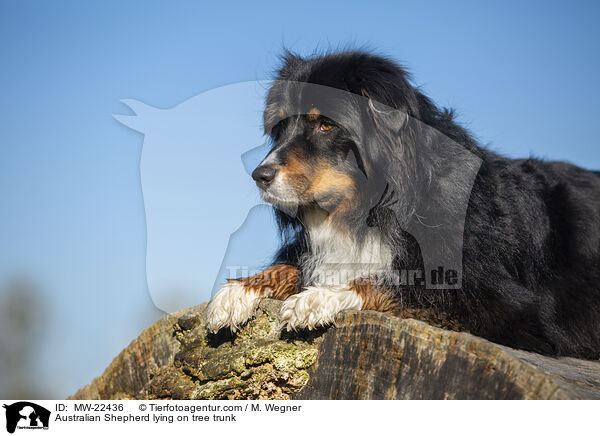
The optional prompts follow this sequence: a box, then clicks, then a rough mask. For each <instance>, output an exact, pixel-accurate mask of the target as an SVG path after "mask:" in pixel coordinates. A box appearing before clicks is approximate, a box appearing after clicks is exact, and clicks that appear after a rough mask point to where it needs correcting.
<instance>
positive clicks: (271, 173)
mask: <svg viewBox="0 0 600 436" xmlns="http://www.w3.org/2000/svg"><path fill="white" fill-rule="evenodd" d="M275 174H277V170H276V169H275V168H273V167H272V166H270V165H259V166H258V167H256V169H255V170H254V171H253V172H252V178H253V179H254V180H255V181H256V184H257V185H258V187H259V188H261V189H265V188H266V187H267V186H269V185H270V184H271V182H272V181H273V179H274V178H275Z"/></svg>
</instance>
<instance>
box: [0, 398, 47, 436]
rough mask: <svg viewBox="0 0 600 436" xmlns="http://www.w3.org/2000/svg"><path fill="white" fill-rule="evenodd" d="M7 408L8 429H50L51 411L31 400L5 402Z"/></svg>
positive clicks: (11, 431) (13, 430)
mask: <svg viewBox="0 0 600 436" xmlns="http://www.w3.org/2000/svg"><path fill="white" fill-rule="evenodd" d="M3 407H4V408H5V409H6V431H8V432H9V433H14V432H15V430H16V429H17V428H18V429H28V430H34V429H43V430H47V429H48V424H49V422H50V411H49V410H48V409H46V408H44V407H42V406H40V405H38V404H35V403H31V402H29V401H19V402H18V403H13V404H10V405H8V404H4V406H3Z"/></svg>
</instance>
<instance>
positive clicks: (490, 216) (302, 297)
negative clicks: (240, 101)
mask: <svg viewBox="0 0 600 436" xmlns="http://www.w3.org/2000/svg"><path fill="white" fill-rule="evenodd" d="M264 128H265V134H266V135H268V136H269V137H270V139H271V141H272V149H271V151H270V152H269V153H268V155H267V156H266V158H265V159H264V160H263V161H262V163H261V164H260V165H259V166H258V167H257V168H256V169H255V170H254V172H253V173H252V177H253V179H254V180H255V182H256V185H257V186H258V188H259V190H260V192H261V196H262V198H263V199H264V200H265V201H266V202H269V203H271V204H272V205H273V206H274V210H275V215H276V218H277V222H278V225H279V228H280V230H281V235H282V245H281V248H280V250H279V252H278V253H277V254H276V256H275V260H274V262H273V265H272V266H271V267H269V268H267V269H266V270H265V271H264V272H262V273H259V274H256V275H254V276H250V277H244V278H237V279H231V280H229V281H228V282H227V283H226V284H225V285H224V286H223V287H222V288H221V290H220V291H219V292H218V293H216V294H215V296H214V297H213V299H212V300H211V301H210V303H209V305H208V307H207V311H206V320H207V325H208V328H209V330H210V331H212V332H216V331H218V330H219V329H221V328H229V329H231V330H232V331H235V330H237V329H239V327H240V326H241V325H243V324H244V323H245V322H246V321H247V320H248V319H250V318H251V317H252V316H253V314H254V311H255V310H256V308H257V306H258V302H259V301H260V299H262V298H267V297H269V298H275V299H280V300H284V302H283V306H282V314H281V316H282V320H283V322H284V325H285V326H286V327H287V329H292V330H297V329H316V328H320V327H323V326H327V325H329V324H332V323H333V321H334V319H335V317H336V315H337V314H338V313H340V312H342V311H345V310H376V311H380V312H386V313H391V314H395V315H398V316H404V317H412V318H417V319H422V320H424V321H427V322H430V323H432V324H434V325H438V326H442V327H446V328H450V329H455V330H461V331H468V332H471V333H473V334H475V335H478V336H481V337H484V338H487V339H489V340H490V341H493V342H496V343H499V344H504V345H507V346H510V347H513V348H520V349H524V350H530V351H534V352H538V353H542V354H546V355H554V356H576V357H582V358H589V359H597V358H599V357H600V175H599V173H598V172H593V171H588V170H585V169H582V168H579V167H577V166H574V165H571V164H569V163H564V162H547V161H543V160H539V159H535V158H529V159H519V160H513V159H507V158H505V157H503V156H500V155H499V154H497V153H494V152H492V151H490V150H488V149H486V148H484V147H482V146H481V145H479V144H478V143H477V142H476V141H475V140H474V138H473V137H472V135H471V134H470V133H469V132H468V131H467V130H466V129H465V128H463V127H461V126H460V125H459V124H458V123H457V122H456V121H455V120H454V114H453V111H452V110H449V109H446V108H439V107H437V106H436V105H435V104H434V103H433V102H432V101H431V100H430V99H429V98H428V97H427V96H426V95H425V94H424V93H423V92H422V91H421V90H419V89H417V88H416V87H415V86H413V85H412V84H411V81H410V77H409V75H408V73H407V72H406V70H405V69H404V68H403V67H402V66H400V65H398V64H397V63H396V62H394V61H393V60H391V59H389V58H386V57H383V56H379V55H375V54H372V53H369V52H363V51H346V52H338V53H330V54H325V55H318V56H313V57H310V58H302V57H300V56H297V55H294V54H292V53H290V52H286V53H285V55H284V56H282V66H281V68H280V69H279V70H278V72H277V77H276V80H275V81H274V82H273V85H272V86H271V88H270V89H269V92H268V95H267V99H266V106H265V111H264ZM436 262H437V263H438V265H436ZM349 266H350V267H349ZM407 272H408V274H407ZM407 277H408V278H407Z"/></svg>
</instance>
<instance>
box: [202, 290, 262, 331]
mask: <svg viewBox="0 0 600 436" xmlns="http://www.w3.org/2000/svg"><path fill="white" fill-rule="evenodd" d="M260 300H261V297H260V295H258V294H257V293H256V292H254V291H250V290H248V291H246V290H245V289H244V286H243V285H242V284H241V283H240V282H236V281H231V282H228V283H226V284H224V285H223V286H222V287H221V289H220V290H219V292H217V293H216V294H215V296H214V297H213V298H212V300H210V303H208V307H207V308H206V312H205V314H204V317H205V320H206V325H207V327H208V330H209V331H211V332H212V333H216V332H218V331H219V330H220V329H222V328H223V327H229V328H230V329H231V331H232V332H234V331H236V330H238V329H239V328H240V326H241V325H243V324H244V323H245V322H246V321H248V320H249V319H250V318H252V316H253V315H254V312H255V311H256V308H257V307H258V303H259V302H260Z"/></svg>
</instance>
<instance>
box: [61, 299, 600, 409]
mask: <svg viewBox="0 0 600 436" xmlns="http://www.w3.org/2000/svg"><path fill="white" fill-rule="evenodd" d="M205 307H206V306H205V305H201V306H197V307H194V308H191V309H187V310H185V311H182V312H179V313H178V314H173V315H169V316H167V317H165V318H163V319H162V320H160V321H158V322H157V323H156V324H154V325H153V326H151V327H150V328H149V329H147V330H145V331H144V332H143V333H142V334H141V335H140V337H139V338H138V339H136V340H135V341H133V342H132V343H131V345H130V346H129V347H128V348H126V349H125V350H124V351H123V352H122V353H121V354H119V356H117V358H115V360H114V361H113V362H112V363H111V365H110V366H109V367H108V368H107V370H106V371H105V373H104V374H103V375H102V376H100V377H98V378H97V379H95V380H94V381H93V382H92V383H91V384H90V385H88V386H86V387H85V388H83V389H80V390H79V391H78V392H77V393H76V394H75V395H74V396H73V398H78V399H99V398H138V399H147V398H165V399H168V398H172V399H183V398H190V399H210V398H265V399H268V398H272V399H285V398H298V399H445V398H447V399H468V398H472V399H579V398H581V399H583V398H589V399H592V398H600V362H598V361H584V360H579V359H572V358H559V359H556V358H551V357H547V356H541V355H538V354H535V353H529V352H525V351H521V350H513V349H510V348H507V347H504V346H500V345H497V344H494V343H491V342H489V341H486V340H484V339H481V338H478V337H475V336H473V335H470V334H468V333H457V332H452V331H447V330H443V329H439V328H436V327H432V326H430V325H428V324H425V323H423V322H420V321H416V320H412V319H400V318H396V317H393V316H389V315H385V314H381V313H377V312H371V311H362V312H346V313H343V314H341V315H340V316H339V317H338V318H337V319H336V326H334V327H331V328H329V329H326V330H323V331H320V332H314V333H310V334H307V335H305V336H302V335H291V334H285V333H284V334H282V333H281V323H280V320H279V309H280V307H281V302H278V301H275V300H264V301H263V302H261V304H260V308H259V312H258V314H257V317H256V319H254V320H252V321H251V322H249V323H248V324H247V325H246V326H245V327H244V328H243V329H242V331H241V332H240V333H239V334H238V335H236V336H231V335H229V334H227V333H226V332H221V333H220V334H219V335H217V336H214V335H207V331H206V328H205V325H204V320H203V318H202V312H203V311H204V309H205Z"/></svg>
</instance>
